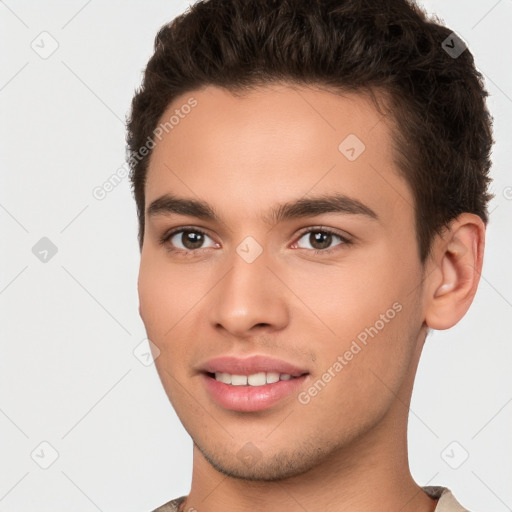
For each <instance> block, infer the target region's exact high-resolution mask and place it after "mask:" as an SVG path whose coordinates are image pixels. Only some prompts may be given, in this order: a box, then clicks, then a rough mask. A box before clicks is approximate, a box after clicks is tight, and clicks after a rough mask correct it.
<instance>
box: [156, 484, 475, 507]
mask: <svg viewBox="0 0 512 512" xmlns="http://www.w3.org/2000/svg"><path fill="white" fill-rule="evenodd" d="M422 489H423V490H424V491H425V493H426V494H427V495H428V496H430V497H431V498H437V499H438V500H439V501H438V502H437V506H436V509H435V511H434V512H469V511H468V509H466V508H464V507H463V506H462V505H461V504H460V503H459V502H458V501H457V500H456V499H455V497H454V496H453V494H452V492H451V491H450V489H448V488H447V487H440V486H432V485H429V486H427V487H422ZM185 498H186V496H180V497H179V498H176V499H174V500H171V501H169V502H168V503H166V504H165V505H162V506H161V507H158V508H157V509H155V510H153V512H178V507H179V506H180V504H181V503H182V502H183V501H185ZM184 512H188V511H187V510H185V511H184Z"/></svg>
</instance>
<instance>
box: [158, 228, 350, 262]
mask: <svg viewBox="0 0 512 512" xmlns="http://www.w3.org/2000/svg"><path fill="white" fill-rule="evenodd" d="M184 231H189V232H193V233H200V234H201V235H205V236H208V237H210V236H209V235H208V233H206V232H205V231H203V230H202V229H199V228H196V227H194V226H180V227H179V228H175V229H173V230H171V231H169V232H167V233H165V234H164V235H163V236H162V237H161V238H160V240H159V242H160V245H164V246H166V249H167V250H168V251H169V252H171V253H174V254H182V255H185V256H195V255H196V254H197V253H198V252H199V251H201V248H199V249H193V250H192V249H190V250H185V249H178V248H176V247H172V246H170V245H169V244H168V242H169V240H170V239H171V238H172V237H173V236H174V235H175V234H176V233H181V232H184ZM307 233H324V234H325V233H327V234H329V235H334V236H337V237H338V238H339V239H340V240H341V242H342V243H341V244H338V245H335V246H334V247H330V248H329V249H306V250H307V251H309V252H313V254H315V255H325V254H330V253H331V252H333V251H336V250H338V249H339V248H340V246H344V245H351V244H352V243H353V242H352V241H351V240H349V239H348V238H346V237H344V236H343V235H341V234H340V233H338V232H336V231H334V230H332V229H330V228H324V227H322V226H318V227H312V228H307V229H305V230H304V231H301V232H300V234H299V235H298V238H297V241H298V240H300V239H301V238H302V237H303V236H304V235H305V234H307ZM210 238H211V237H210ZM203 249H206V248H203Z"/></svg>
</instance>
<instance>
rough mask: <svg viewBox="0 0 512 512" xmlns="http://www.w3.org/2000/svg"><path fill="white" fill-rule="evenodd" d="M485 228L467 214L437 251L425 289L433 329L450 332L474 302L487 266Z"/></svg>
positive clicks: (427, 314) (441, 239)
mask: <svg viewBox="0 0 512 512" xmlns="http://www.w3.org/2000/svg"><path fill="white" fill-rule="evenodd" d="M484 239H485V224H484V222H483V221H482V219H481V218H480V217H478V216H477V215H474V214H470V213H464V214H462V215H460V216H459V217H457V219H455V220H454V221H452V222H451V223H450V225H449V227H448V228H447V230H446V232H445V233H444V234H443V236H439V237H437V238H436V240H435V241H434V243H435V247H434V251H433V254H434V256H433V258H432V262H431V264H432V265H433V268H432V269H431V270H430V272H429V274H428V278H427V285H426V287H425V290H426V293H427V296H426V297H425V299H426V302H425V305H426V307H425V322H426V323H427V325H428V326H429V327H430V328H432V329H438V330H442V329H449V328H450V327H453V326H454V325H455V324H456V323H457V322H459V320H460V319H461V318H462V317H463V316H464V315H465V314H466V312H467V310H468V309H469V306H470V305H471V303H472V302H473V299H474V296H475V294H476V290H477V287H478V282H479V280H480V273H481V271H482V264H483V251H484Z"/></svg>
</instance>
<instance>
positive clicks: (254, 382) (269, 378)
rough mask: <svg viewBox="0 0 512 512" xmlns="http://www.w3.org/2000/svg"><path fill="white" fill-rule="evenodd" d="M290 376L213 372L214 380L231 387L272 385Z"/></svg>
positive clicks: (274, 373) (286, 374) (273, 373)
mask: <svg viewBox="0 0 512 512" xmlns="http://www.w3.org/2000/svg"><path fill="white" fill-rule="evenodd" d="M291 378H292V376H291V375H290V374H289V373H277V372H259V373H253V374H252V375H232V374H230V373H222V372H215V379H216V380H218V381H220V382H224V384H231V385H233V386H247V384H249V386H264V385H265V384H272V383H274V382H277V381H279V380H290V379H291Z"/></svg>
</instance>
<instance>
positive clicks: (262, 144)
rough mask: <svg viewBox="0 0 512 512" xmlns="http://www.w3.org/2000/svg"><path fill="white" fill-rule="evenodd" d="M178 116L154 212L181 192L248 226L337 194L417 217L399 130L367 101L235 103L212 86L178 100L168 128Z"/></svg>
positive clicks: (280, 88)
mask: <svg viewBox="0 0 512 512" xmlns="http://www.w3.org/2000/svg"><path fill="white" fill-rule="evenodd" d="M190 104H195V106H194V107H193V108H188V107H187V108H183V106H184V105H190ZM172 116H174V119H173V121H174V123H173V125H172V129H168V130H167V132H166V131H164V133H163V136H162V137H161V140H157V141H156V146H155V147H154V149H153V153H152V155H151V160H150V165H149V168H148V175H147V180H146V206H148V205H149V204H150V203H151V201H153V200H155V199H156V198H158V197H159V196H161V195H163V194H165V193H173V194H175V195H178V196H182V197H187V198H192V197H196V198H197V197H200V198H202V199H204V200H206V201H208V202H211V203H213V204H214V205H215V207H216V210H218V211H220V212H221V213H222V212H225V213H226V215H228V214H230V215H231V214H232V213H233V212H234V211H236V212H237V217H238V218H242V217H243V218H244V219H247V218H251V217H253V216H254V215H256V214H257V215H260V214H261V212H262V210H266V209H268V208H270V207H271V206H272V205H274V204H275V203H283V202H287V201H290V200H293V199H297V198H299V197H302V196H305V195H306V194H312V195H317V194H325V193H332V192H333V191H334V192H339V193H342V194H344V195H347V196H350V197H353V198H355V199H358V200H360V201H361V202H363V203H367V204H371V205H372V206H371V207H372V209H374V210H376V211H378V212H379V211H380V213H381V214H382V215H383V216H384V217H386V216H387V217H389V219H388V220H392V219H393V218H394V217H396V216H397V215H404V214H407V215H412V197H411V194H410V190H409V187H408V186H407V183H406V182H405V181H404V179H403V178H402V177H400V176H399V174H398V172H397V167H396V164H395V162H394V149H393V139H392V133H391V130H390V128H389V123H388V122H386V120H385V119H384V118H383V116H382V114H380V113H379V112H378V111H377V109H376V108H375V106H374V104H373V102H372V101H371V99H370V98H369V97H368V96H366V95H363V94H355V93H350V94H343V95H339V94H334V93H332V92H328V91H326V90H321V89H318V88H308V87H299V86H297V85H293V86H291V85H272V86H265V87H260V88H258V89H256V90H254V91H251V92H248V93H244V94H243V95H233V94H231V93H230V92H229V91H227V90H225V89H222V88H219V87H215V86H208V87H205V88H203V89H200V90H195V91H191V92H188V93H185V94H183V95H182V96H180V97H178V98H176V100H175V101H173V103H172V104H171V105H169V107H168V108H167V110H166V111H165V112H164V114H163V115H162V116H161V119H160V124H161V125H162V126H165V125H164V123H166V122H167V121H169V119H170V118H171V117H172ZM178 118H179V120H178ZM176 121H177V122H176ZM168 126H169V124H168ZM228 210H229V211H228ZM405 210H410V211H408V212H406V211H405ZM379 215H380V214H379Z"/></svg>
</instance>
